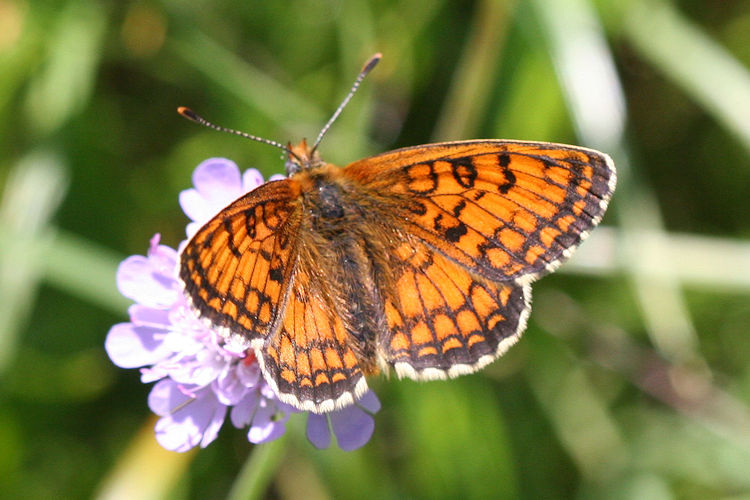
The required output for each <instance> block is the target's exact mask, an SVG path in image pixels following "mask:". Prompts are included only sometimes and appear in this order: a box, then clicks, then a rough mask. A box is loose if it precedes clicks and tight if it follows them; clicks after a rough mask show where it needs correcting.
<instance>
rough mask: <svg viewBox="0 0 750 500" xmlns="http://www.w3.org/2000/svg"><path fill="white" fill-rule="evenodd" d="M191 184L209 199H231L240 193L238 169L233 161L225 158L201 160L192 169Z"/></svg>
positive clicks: (240, 181) (240, 180) (240, 185)
mask: <svg viewBox="0 0 750 500" xmlns="http://www.w3.org/2000/svg"><path fill="white" fill-rule="evenodd" d="M193 185H194V186H195V189H197V190H198V192H199V193H200V194H201V195H203V197H204V198H206V199H209V200H214V199H224V200H226V199H227V198H229V199H230V201H231V200H233V199H235V198H236V197H237V196H239V195H241V194H242V193H241V189H242V177H241V176H240V169H239V167H237V164H236V163H235V162H233V161H232V160H228V159H226V158H209V159H208V160H204V161H202V162H201V163H200V164H199V165H198V166H197V167H195V171H193Z"/></svg>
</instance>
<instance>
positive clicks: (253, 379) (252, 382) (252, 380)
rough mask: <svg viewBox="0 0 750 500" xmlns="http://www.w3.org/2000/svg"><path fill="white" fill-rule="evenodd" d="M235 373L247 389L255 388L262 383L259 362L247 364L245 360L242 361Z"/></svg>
mask: <svg viewBox="0 0 750 500" xmlns="http://www.w3.org/2000/svg"><path fill="white" fill-rule="evenodd" d="M235 372H236V373H237V377H238V378H239V379H240V381H241V382H242V383H243V384H244V385H245V387H254V386H256V385H257V384H258V382H260V366H258V363H257V362H253V363H246V362H245V360H242V361H240V363H239V364H238V365H237V368H236V369H235Z"/></svg>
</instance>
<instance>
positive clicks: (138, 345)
mask: <svg viewBox="0 0 750 500" xmlns="http://www.w3.org/2000/svg"><path fill="white" fill-rule="evenodd" d="M163 335H164V331H163V330H158V329H154V328H151V327H146V326H135V325H134V324H133V323H118V324H117V325H114V326H113V327H112V328H110V329H109V333H108V334H107V338H106V340H105V341H104V349H105V350H106V351H107V355H108V356H109V359H111V360H112V362H113V363H114V364H115V365H117V366H119V367H120V368H138V367H140V366H146V365H151V364H154V363H158V362H159V361H161V360H163V359H164V358H166V357H167V356H169V355H170V354H171V351H169V350H168V349H165V348H164V346H163V344H162V342H161V339H160V337H161V336H163Z"/></svg>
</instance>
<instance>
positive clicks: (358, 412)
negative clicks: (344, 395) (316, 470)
mask: <svg viewBox="0 0 750 500" xmlns="http://www.w3.org/2000/svg"><path fill="white" fill-rule="evenodd" d="M329 416H330V419H331V428H332V429H333V433H334V434H335V435H336V442H337V443H338V445H339V448H341V449H342V450H344V451H352V450H356V449H357V448H360V447H362V446H364V445H365V444H366V443H367V442H368V441H369V440H370V438H371V437H372V433H373V431H374V430H375V419H374V418H372V415H370V414H369V413H367V412H365V411H364V410H363V409H362V408H360V407H359V406H357V405H351V406H347V407H346V408H343V409H341V410H338V411H334V412H332V413H330V414H329Z"/></svg>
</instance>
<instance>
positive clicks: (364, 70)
mask: <svg viewBox="0 0 750 500" xmlns="http://www.w3.org/2000/svg"><path fill="white" fill-rule="evenodd" d="M382 58H383V54H381V53H380V52H377V53H375V54H373V55H372V57H370V59H369V60H368V61H367V62H366V63H365V65H364V66H363V67H362V71H360V73H365V74H367V73H369V72H370V71H372V68H374V67H375V65H376V64H378V63H379V62H380V60H381V59H382Z"/></svg>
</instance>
